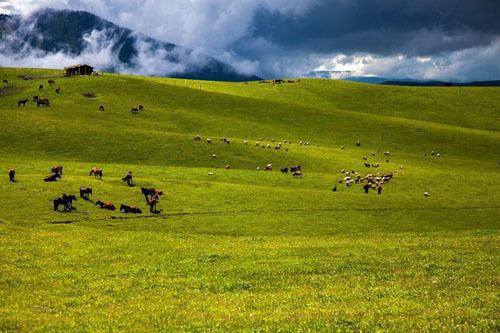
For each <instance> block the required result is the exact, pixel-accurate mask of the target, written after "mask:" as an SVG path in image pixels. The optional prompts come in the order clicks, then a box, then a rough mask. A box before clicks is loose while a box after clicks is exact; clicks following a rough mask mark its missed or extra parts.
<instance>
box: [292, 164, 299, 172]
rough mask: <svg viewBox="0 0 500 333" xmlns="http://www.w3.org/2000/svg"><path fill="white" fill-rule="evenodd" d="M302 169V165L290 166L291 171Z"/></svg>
mask: <svg viewBox="0 0 500 333" xmlns="http://www.w3.org/2000/svg"><path fill="white" fill-rule="evenodd" d="M296 171H302V169H301V168H300V165H293V166H291V167H290V172H296Z"/></svg>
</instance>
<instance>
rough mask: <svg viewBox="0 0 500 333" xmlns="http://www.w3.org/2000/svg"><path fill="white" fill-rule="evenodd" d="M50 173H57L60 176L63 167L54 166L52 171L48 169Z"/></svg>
mask: <svg viewBox="0 0 500 333" xmlns="http://www.w3.org/2000/svg"><path fill="white" fill-rule="evenodd" d="M50 171H51V172H52V173H58V174H60V175H62V174H63V166H62V165H56V166H55V167H52V169H50Z"/></svg>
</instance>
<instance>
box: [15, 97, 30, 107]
mask: <svg viewBox="0 0 500 333" xmlns="http://www.w3.org/2000/svg"><path fill="white" fill-rule="evenodd" d="M27 102H28V100H27V99H22V100H20V101H18V102H17V107H20V106H21V105H22V106H26V103H27Z"/></svg>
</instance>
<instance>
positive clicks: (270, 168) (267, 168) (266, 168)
mask: <svg viewBox="0 0 500 333" xmlns="http://www.w3.org/2000/svg"><path fill="white" fill-rule="evenodd" d="M264 171H273V165H272V164H267V165H266V167H265V168H264Z"/></svg>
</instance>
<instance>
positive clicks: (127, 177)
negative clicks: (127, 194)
mask: <svg viewBox="0 0 500 333" xmlns="http://www.w3.org/2000/svg"><path fill="white" fill-rule="evenodd" d="M122 180H123V181H124V182H127V185H128V186H133V184H132V171H129V172H127V174H126V175H125V177H123V178H122Z"/></svg>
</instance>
